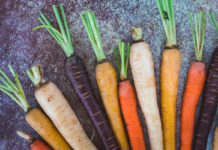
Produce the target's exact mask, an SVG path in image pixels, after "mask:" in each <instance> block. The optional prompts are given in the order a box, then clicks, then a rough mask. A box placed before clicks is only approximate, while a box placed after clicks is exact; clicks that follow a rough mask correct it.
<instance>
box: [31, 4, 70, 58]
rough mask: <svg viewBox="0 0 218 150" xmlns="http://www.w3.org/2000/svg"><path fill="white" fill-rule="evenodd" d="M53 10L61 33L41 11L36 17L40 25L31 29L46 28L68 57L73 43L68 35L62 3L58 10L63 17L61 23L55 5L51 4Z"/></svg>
mask: <svg viewBox="0 0 218 150" xmlns="http://www.w3.org/2000/svg"><path fill="white" fill-rule="evenodd" d="M53 10H54V13H55V16H56V19H57V22H58V26H59V28H60V30H61V33H60V32H59V31H58V30H57V29H55V28H54V27H53V26H52V25H51V23H50V22H49V20H48V19H47V18H46V17H45V15H44V14H43V13H42V12H41V13H40V16H39V17H38V19H39V21H40V22H41V23H42V25H40V26H37V27H35V28H34V29H33V31H35V30H37V29H40V28H46V29H47V30H48V32H49V33H50V34H51V36H53V38H54V39H55V40H56V41H57V43H58V44H59V45H60V47H61V48H62V49H63V50H64V52H65V54H66V56H67V57H70V56H72V55H73V52H74V50H73V45H72V41H71V37H70V31H69V28H68V25H67V20H66V17H65V14H64V9H63V5H62V4H60V10H61V16H62V19H63V23H62V22H61V17H60V15H59V12H58V9H57V7H56V6H55V5H53ZM63 24H64V26H63ZM64 28H65V29H64Z"/></svg>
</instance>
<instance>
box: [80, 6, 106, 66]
mask: <svg viewBox="0 0 218 150" xmlns="http://www.w3.org/2000/svg"><path fill="white" fill-rule="evenodd" d="M81 18H82V21H83V24H84V26H85V29H86V32H87V34H88V36H89V39H90V41H91V43H92V47H93V49H94V51H95V55H96V57H97V61H98V62H100V61H102V60H104V59H105V58H106V57H105V55H104V51H103V47H102V43H101V37H100V32H99V30H98V24H97V22H96V19H95V15H94V13H93V12H92V11H87V10H85V14H84V15H83V14H81Z"/></svg>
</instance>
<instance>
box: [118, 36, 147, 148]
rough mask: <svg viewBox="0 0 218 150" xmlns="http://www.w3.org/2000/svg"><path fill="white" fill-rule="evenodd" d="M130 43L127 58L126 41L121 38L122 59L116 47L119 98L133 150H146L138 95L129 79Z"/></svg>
mask: <svg viewBox="0 0 218 150" xmlns="http://www.w3.org/2000/svg"><path fill="white" fill-rule="evenodd" d="M129 49H130V44H129V43H128V46H127V55H126V58H125V43H124V42H121V41H120V40H119V51H120V57H121V60H120V59H119V57H118V53H117V50H116V49H114V54H115V57H116V62H117V66H118V71H119V74H120V80H121V81H120V83H119V90H118V93H119V99H120V105H121V110H122V114H123V117H124V121H125V123H126V127H127V131H128V135H129V139H130V144H131V148H132V150H145V149H146V148H145V142H144V136H143V131H142V127H141V124H140V121H139V116H138V112H137V105H136V95H135V92H134V89H133V86H132V84H131V82H130V81H129V80H127V69H128V61H129Z"/></svg>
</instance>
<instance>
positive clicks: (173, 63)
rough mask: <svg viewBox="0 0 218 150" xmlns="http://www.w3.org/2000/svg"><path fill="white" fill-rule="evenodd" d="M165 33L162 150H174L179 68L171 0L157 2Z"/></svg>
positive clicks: (162, 76) (162, 79)
mask: <svg viewBox="0 0 218 150" xmlns="http://www.w3.org/2000/svg"><path fill="white" fill-rule="evenodd" d="M157 4H158V8H159V11H160V15H161V19H162V21H163V25H164V29H165V33H166V37H167V40H166V49H165V50H164V51H163V53H162V61H161V72H160V88H161V111H162V122H163V137H164V149H165V150H175V149H176V102H177V90H178V82H179V72H180V66H181V52H180V50H179V49H177V48H176V47H177V42H176V28H175V17H174V10H173V2H172V0H157Z"/></svg>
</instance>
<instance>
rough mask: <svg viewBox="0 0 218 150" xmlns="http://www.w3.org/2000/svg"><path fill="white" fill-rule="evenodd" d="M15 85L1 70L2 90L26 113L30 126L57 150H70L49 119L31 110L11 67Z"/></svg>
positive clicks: (39, 112) (41, 113)
mask: <svg viewBox="0 0 218 150" xmlns="http://www.w3.org/2000/svg"><path fill="white" fill-rule="evenodd" d="M9 68H10V70H11V72H12V75H13V76H14V80H15V83H16V84H15V83H14V82H13V81H12V80H10V78H9V77H8V76H7V75H6V74H5V73H4V72H3V71H2V70H0V74H1V75H2V76H0V81H2V83H4V85H3V84H0V90H1V91H2V92H4V93H5V94H7V95H8V96H9V97H10V98H11V99H12V100H14V101H15V102H16V103H17V104H18V105H19V106H20V107H21V108H22V109H23V110H24V111H25V113H26V115H25V118H26V121H27V122H28V124H29V125H30V126H31V127H32V128H33V129H34V130H35V131H36V132H37V133H38V134H39V135H40V136H41V137H42V138H43V139H44V140H45V141H46V142H47V143H48V144H49V145H50V146H51V147H52V148H53V149H55V150H70V147H69V146H68V144H67V143H66V142H65V140H64V139H63V137H62V136H61V135H60V133H59V132H58V131H57V129H56V128H55V126H54V125H53V124H52V122H51V121H50V120H49V119H48V117H47V116H46V115H45V114H44V113H43V112H42V111H41V110H39V109H38V108H31V106H30V105H29V103H28V102H27V99H26V96H25V93H24V91H23V88H22V86H21V83H20V81H19V78H18V74H17V73H15V72H14V70H13V68H12V67H11V66H9Z"/></svg>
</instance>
